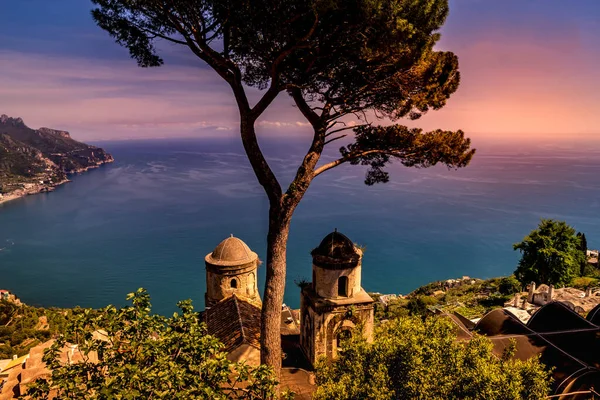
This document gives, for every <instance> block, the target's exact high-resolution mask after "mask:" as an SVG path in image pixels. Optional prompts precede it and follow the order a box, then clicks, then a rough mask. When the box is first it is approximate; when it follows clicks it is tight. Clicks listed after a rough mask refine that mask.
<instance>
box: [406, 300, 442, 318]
mask: <svg viewBox="0 0 600 400" xmlns="http://www.w3.org/2000/svg"><path fill="white" fill-rule="evenodd" d="M435 304H437V301H436V299H435V298H432V297H429V296H413V297H411V298H410V300H409V301H408V303H407V304H406V308H407V309H408V315H414V316H420V317H425V316H426V315H427V313H428V307H431V306H433V305H435Z"/></svg>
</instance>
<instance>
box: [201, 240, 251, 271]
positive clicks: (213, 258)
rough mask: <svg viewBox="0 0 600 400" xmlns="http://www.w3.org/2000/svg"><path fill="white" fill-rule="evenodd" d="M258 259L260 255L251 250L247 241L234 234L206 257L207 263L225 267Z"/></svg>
mask: <svg viewBox="0 0 600 400" xmlns="http://www.w3.org/2000/svg"><path fill="white" fill-rule="evenodd" d="M257 259H258V255H257V254H256V253H255V252H253V251H252V250H250V248H249V247H248V245H247V244H246V243H244V242H243V241H242V240H241V239H238V238H236V237H233V235H231V237H228V238H227V239H225V240H223V241H222V242H221V243H219V244H218V245H217V247H215V249H214V250H213V251H212V253H209V254H207V255H206V257H205V260H206V262H207V263H209V264H212V265H216V266H223V267H232V266H237V265H243V264H247V263H251V262H254V261H256V260H257Z"/></svg>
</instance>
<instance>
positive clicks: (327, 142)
mask: <svg viewBox="0 0 600 400" xmlns="http://www.w3.org/2000/svg"><path fill="white" fill-rule="evenodd" d="M325 136H327V135H325ZM346 136H348V135H340V136H337V137H334V138H333V139H329V140H327V141H326V142H325V143H324V145H325V146H326V145H327V144H329V143H331V142H334V141H336V140H338V139H342V138H345V137H346Z"/></svg>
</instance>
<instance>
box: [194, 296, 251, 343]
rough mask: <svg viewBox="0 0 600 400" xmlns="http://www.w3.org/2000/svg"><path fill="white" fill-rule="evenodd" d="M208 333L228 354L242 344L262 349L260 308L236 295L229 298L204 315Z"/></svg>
mask: <svg viewBox="0 0 600 400" xmlns="http://www.w3.org/2000/svg"><path fill="white" fill-rule="evenodd" d="M204 318H205V321H206V325H207V327H208V333H209V334H210V335H213V336H215V337H217V338H218V339H219V340H220V341H221V342H222V343H223V344H224V345H225V350H226V351H227V352H231V351H233V350H234V349H236V348H237V347H239V346H241V345H242V344H249V345H251V346H254V347H256V348H257V349H259V348H260V308H258V307H257V306H255V305H254V304H252V303H249V302H247V301H246V300H243V299H241V298H239V297H238V296H236V295H232V296H230V297H227V298H226V299H223V300H221V301H220V302H219V303H217V304H215V305H214V306H212V307H211V308H210V309H207V310H206V312H205V313H204Z"/></svg>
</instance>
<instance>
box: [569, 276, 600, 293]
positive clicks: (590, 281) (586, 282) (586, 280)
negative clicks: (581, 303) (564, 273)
mask: <svg viewBox="0 0 600 400" xmlns="http://www.w3.org/2000/svg"><path fill="white" fill-rule="evenodd" d="M599 283H600V280H599V279H597V278H592V277H589V276H581V277H579V278H575V279H573V287H574V288H577V289H581V290H585V289H587V288H589V287H594V286H598V284H599Z"/></svg>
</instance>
